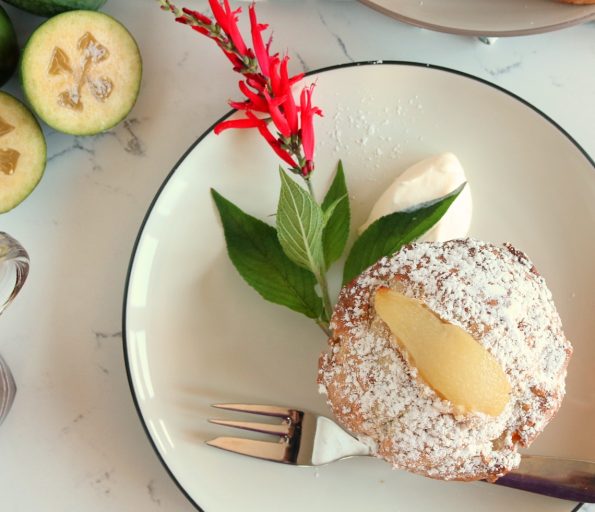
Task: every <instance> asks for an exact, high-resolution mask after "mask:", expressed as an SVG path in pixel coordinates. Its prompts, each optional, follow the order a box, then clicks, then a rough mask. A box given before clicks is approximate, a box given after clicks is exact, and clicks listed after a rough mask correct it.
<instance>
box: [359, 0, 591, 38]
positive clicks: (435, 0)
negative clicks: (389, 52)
mask: <svg viewBox="0 0 595 512" xmlns="http://www.w3.org/2000/svg"><path fill="white" fill-rule="evenodd" d="M361 1H362V2H363V3H364V4H367V5H369V6H370V7H373V8H374V9H377V10H379V11H382V12H384V13H385V14H388V15H390V16H394V17H395V18H397V19H398V20H401V21H404V22H405V23H410V24H412V25H416V26H418V27H423V28H429V29H431V30H438V31H440V32H451V33H453V34H465V35H473V36H498V37H502V36H519V35H526V34H538V33H541V32H549V31H550V30H558V29H561V28H565V27H569V26H571V25H575V24H577V23H584V22H586V21H589V20H592V19H595V5H569V4H564V3H559V2H558V1H557V0H361Z"/></svg>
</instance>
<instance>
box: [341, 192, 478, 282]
mask: <svg viewBox="0 0 595 512" xmlns="http://www.w3.org/2000/svg"><path fill="white" fill-rule="evenodd" d="M465 185H466V183H463V184H462V185H461V186H460V187H459V188H457V189H456V190H454V191H453V192H451V193H450V194H447V195H445V196H443V197H441V198H439V199H436V200H435V201H431V202H427V203H424V204H423V205H421V206H420V207H419V208H416V209H415V210H406V211H401V212H394V213H391V214H389V215H386V216H384V217H381V218H380V219H378V220H377V221H375V222H373V223H372V224H371V225H370V226H369V227H368V229H366V230H365V231H364V232H363V233H362V234H361V236H360V237H359V238H358V239H357V240H356V241H355V243H354V244H353V247H352V248H351V251H350V253H349V256H348V257H347V261H346V262H345V267H344V268H343V284H346V283H348V282H349V281H351V280H352V279H353V278H354V277H355V276H357V275H358V274H360V273H361V272H362V271H363V270H365V269H366V268H368V267H369V266H370V265H372V264H373V263H375V262H376V261H378V260H379V259H380V258H382V257H383V256H390V255H392V254H393V253H395V252H397V251H398V250H399V249H400V248H401V247H402V246H403V245H405V244H408V243H410V242H412V241H413V240H415V239H417V238H419V237H420V236H422V235H423V234H424V233H425V232H426V231H428V230H429V229H430V228H432V226H434V224H436V223H437V222H438V221H439V220H440V219H441V218H442V216H443V215H444V214H445V213H446V211H447V210H448V208H449V207H450V205H451V204H452V203H453V202H454V200H455V199H456V198H457V197H458V195H459V194H460V193H461V191H462V190H463V188H464V187H465Z"/></svg>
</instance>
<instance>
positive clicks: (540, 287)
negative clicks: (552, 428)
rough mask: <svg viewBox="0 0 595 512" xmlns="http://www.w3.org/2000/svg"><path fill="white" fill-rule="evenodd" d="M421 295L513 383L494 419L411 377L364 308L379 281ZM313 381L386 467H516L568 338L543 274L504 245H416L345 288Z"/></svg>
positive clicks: (496, 472)
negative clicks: (462, 410)
mask: <svg viewBox="0 0 595 512" xmlns="http://www.w3.org/2000/svg"><path fill="white" fill-rule="evenodd" d="M397 283H398V284H399V288H400V289H401V291H402V293H404V294H405V295H407V296H409V297H413V298H417V299H421V300H423V301H424V302H425V303H426V305H427V306H428V307H429V308H430V309H432V310H433V311H434V312H435V313H437V314H438V315H439V316H440V317H441V318H442V319H443V320H446V321H449V322H451V323H453V324H456V325H459V326H460V327H462V328H463V329H465V330H466V331H467V332H469V333H471V334H472V335H473V336H474V337H475V339H477V340H478V341H479V342H480V343H481V344H482V345H483V346H484V347H486V348H487V349H488V350H489V351H490V352H491V353H492V355H493V356H494V357H495V358H496V359H497V360H498V362H499V363H500V364H501V365H502V367H503V369H504V370H505V372H506V374H507V375H508V379H509V382H510V384H511V388H512V392H511V399H510V401H509V403H508V405H507V406H506V408H505V409H504V411H503V412H502V413H501V414H500V415H499V416H497V417H491V416H487V415H485V414H481V413H472V414H459V413H457V411H456V410H455V409H454V407H453V405H452V404H451V403H450V402H448V401H446V400H443V399H441V398H440V397H439V396H438V395H437V394H436V393H435V392H434V391H433V390H432V389H431V388H430V387H429V386H427V385H426V384H425V383H424V382H423V381H421V379H419V378H418V376H417V370H416V369H415V368H413V367H411V366H410V365H409V364H408V363H407V362H406V360H405V359H404V357H403V356H402V354H400V353H399V349H398V348H397V345H396V343H395V342H394V340H393V339H392V334H391V333H390V331H389V330H388V328H387V327H386V325H385V324H384V323H383V322H382V320H380V319H379V318H378V317H377V316H376V314H375V312H374V309H373V305H372V301H373V297H374V294H375V291H376V289H377V288H378V287H379V286H389V287H393V288H395V287H396V285H397ZM332 326H333V329H334V332H335V338H333V339H331V340H330V351H329V352H328V353H325V354H323V355H322V356H321V362H320V374H319V382H320V384H321V387H320V388H321V391H323V392H325V393H327V394H328V400H329V404H330V405H331V407H332V408H333V411H334V412H335V414H336V416H337V418H338V419H339V420H340V421H341V422H342V423H343V424H344V425H345V426H346V427H347V428H348V429H350V430H352V431H353V432H354V433H356V434H357V435H358V437H360V439H362V440H365V441H367V442H368V444H370V445H371V446H373V447H374V452H375V453H376V454H377V455H378V456H380V457H383V458H385V459H387V460H388V461H390V462H391V463H392V464H394V465H395V466H396V467H399V468H404V469H409V470H412V471H415V472H418V473H422V474H425V475H428V476H431V477H435V478H445V479H464V480H466V479H476V478H492V479H493V478H496V477H498V476H500V475H502V474H504V473H506V472H507V471H509V470H510V469H513V468H514V467H516V466H518V464H519V462H520V456H519V455H518V453H517V448H518V446H519V445H520V446H527V445H528V444H530V443H531V441H532V440H533V439H534V438H535V436H536V435H537V434H538V433H539V432H540V431H541V430H543V428H544V427H545V425H546V424H547V423H548V421H549V420H550V418H551V416H552V415H553V414H554V413H555V412H556V411H557V409H558V408H559V406H560V402H561V400H562V398H563V395H564V379H565V376H566V365H567V363H568V358H569V356H570V353H571V346H570V343H569V342H568V340H566V338H565V337H564V334H563V331H562V325H561V321H560V318H559V316H558V314H557V312H556V309H555V306H554V303H553V301H552V297H551V294H550V292H549V290H548V289H547V287H546V285H545V281H544V280H543V278H542V277H541V276H539V274H538V273H537V271H536V270H535V268H534V267H533V264H532V263H531V262H530V261H529V259H528V258H527V257H526V256H525V255H524V254H523V253H521V252H520V251H517V250H516V249H514V248H513V247H511V246H509V245H504V246H499V247H496V246H493V245H490V244H487V243H484V242H479V241H475V240H454V241H450V242H446V243H443V244H441V243H419V244H413V245H411V246H407V247H406V248H404V249H403V250H401V251H400V252H399V253H397V254H395V255H394V256H393V257H391V258H383V259H382V260H380V261H379V262H378V263H377V264H376V265H374V266H373V267H371V268H370V269H368V270H367V271H365V272H364V273H363V274H361V275H360V277H359V278H357V279H356V280H355V281H354V282H353V283H352V284H351V285H349V286H348V287H346V288H344V289H343V291H342V293H341V297H340V300H339V304H338V305H337V308H336V309H335V313H334V316H333V322H332Z"/></svg>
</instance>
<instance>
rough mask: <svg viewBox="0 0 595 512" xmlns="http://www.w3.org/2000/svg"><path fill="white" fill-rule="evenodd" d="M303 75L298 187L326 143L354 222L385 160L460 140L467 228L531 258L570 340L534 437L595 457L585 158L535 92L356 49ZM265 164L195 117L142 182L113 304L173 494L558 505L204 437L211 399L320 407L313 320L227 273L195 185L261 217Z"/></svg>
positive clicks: (255, 150)
mask: <svg viewBox="0 0 595 512" xmlns="http://www.w3.org/2000/svg"><path fill="white" fill-rule="evenodd" d="M308 79H309V80H316V82H317V86H316V92H315V99H316V103H317V104H318V105H321V106H323V108H324V111H325V117H324V118H323V119H321V120H320V121H318V122H317V126H316V131H317V134H318V139H319V140H318V146H317V147H318V154H317V165H318V168H317V170H316V174H315V177H314V186H315V188H316V190H318V191H319V192H322V191H324V190H325V188H326V186H327V184H328V182H329V180H330V177H331V175H332V171H333V170H334V168H335V165H336V163H337V160H338V159H339V157H341V158H342V159H343V161H344V164H345V167H346V173H347V181H348V184H349V188H350V191H351V195H352V206H353V219H354V226H358V225H359V224H360V223H361V222H363V221H364V220H365V218H366V216H367V214H368V210H369V208H370V206H371V204H372V202H373V200H374V198H376V197H377V196H378V194H379V193H380V192H381V191H382V190H383V188H384V187H386V185H387V184H388V183H389V182H390V181H392V179H393V178H394V176H395V174H396V173H398V172H400V171H401V170H403V169H405V168H406V167H407V166H408V165H410V164H411V163H413V162H415V161H417V160H419V159H421V158H424V157H427V156H429V155H432V154H435V153H439V152H442V151H446V150H449V151H453V152H454V153H455V154H457V155H458V156H459V158H460V160H461V162H462V163H463V165H464V167H465V168H466V170H467V173H468V179H469V182H470V184H471V187H472V190H473V194H474V203H475V205H476V207H475V216H474V219H473V224H472V232H471V234H472V235H473V236H476V237H479V238H483V239H487V240H490V241H496V242H502V241H510V242H512V243H514V244H515V245H517V246H518V247H519V248H521V249H523V250H526V251H527V252H528V253H529V254H530V255H531V256H532V258H533V260H534V261H535V263H536V265H537V266H538V268H539V269H540V270H541V271H542V273H543V274H544V275H545V277H546V279H547V280H548V282H549V285H550V287H551V289H552V291H553V293H554V296H555V297H556V301H557V303H558V306H559V311H560V314H561V316H562V318H563V320H564V322H565V326H566V331H567V334H568V336H569V338H570V339H571V340H573V342H574V345H575V349H576V351H575V356H574V359H573V360H572V362H571V365H570V374H569V379H568V396H567V398H566V400H565V403H564V406H563V407H562V410H561V412H560V414H559V415H558V417H557V418H556V419H555V420H554V421H553V423H552V424H551V425H550V426H549V427H548V429H547V430H546V432H545V433H544V434H543V435H542V437H540V438H539V440H538V441H537V442H536V443H535V444H534V450H533V451H534V452H536V453H537V452H538V453H542V454H550V455H564V456H568V457H576V458H590V459H595V439H594V438H593V435H592V432H593V425H594V422H595V407H594V406H595V402H594V397H593V392H592V391H593V385H592V383H593V380H592V378H593V377H592V361H593V357H594V355H595V345H594V344H593V343H592V339H593V332H595V316H594V315H593V314H592V309H593V295H592V293H593V292H592V290H593V289H595V274H594V273H593V272H592V264H593V260H594V258H595V237H594V236H593V227H594V225H595V170H594V168H593V163H592V162H591V161H590V160H589V158H588V157H586V155H585V154H584V153H583V152H582V151H581V150H580V148H578V147H577V145H576V144H575V143H574V142H573V141H572V140H571V139H570V138H569V137H568V136H567V135H566V134H565V133H564V132H563V131H562V130H561V129H560V128H559V127H557V126H556V125H555V124H554V123H553V122H551V121H550V120H548V119H547V118H545V117H544V116H543V115H542V114H540V113H539V112H537V111H536V110H535V109H534V108H532V107H530V106H529V105H527V104H526V103H524V102H523V101H522V100H520V99H519V98H516V97H514V96H512V95H511V94H508V93H506V92H505V91H503V90H501V89H499V88H497V87H495V86H492V85H490V84H487V83H486V82H483V81H480V80H478V79H474V78H472V77H470V76H465V75H462V74H461V73H457V72H454V71H450V70H446V69H439V68H432V67H428V66H425V65H416V64H410V63H385V64H383V65H373V64H372V63H370V64H367V65H352V66H344V67H338V68H332V69H328V70H324V71H320V72H318V73H316V74H314V75H311V76H310V77H309V78H308ZM277 166H278V161H277V160H276V159H275V157H274V156H273V155H272V151H270V150H269V148H268V147H267V146H266V144H265V143H264V142H263V141H261V140H260V138H259V137H258V135H257V134H255V133H254V132H252V131H250V132H249V131H228V132H224V133H223V134H222V135H220V136H215V135H214V134H213V133H211V132H207V133H206V134H205V135H204V136H203V137H201V138H200V139H199V140H198V141H197V143H196V144H195V145H194V146H193V147H192V148H191V149H190V150H189V151H188V153H187V154H186V155H184V156H183V157H182V159H181V160H180V162H179V163H178V164H177V165H176V167H175V169H174V170H173V171H172V173H171V174H170V176H169V177H168V179H167V180H166V181H165V183H164V184H163V186H162V188H161V189H160V190H159V192H158V194H157V197H156V199H155V201H154V202H153V204H152V205H151V207H150V209H149V212H148V214H147V217H146V219H145V222H144V224H143V226H142V228H141V230H140V234H139V237H138V240H137V244H136V247H135V250H134V254H133V257H132V261H131V266H130V273H129V279H128V284H127V291H126V297H125V307H124V333H125V356H126V361H127V366H128V371H129V378H130V384H131V388H132V392H133V395H134V398H135V402H136V405H137V407H138V411H139V414H140V416H141V420H142V422H143V424H144V425H145V428H146V430H147V433H148V435H149V437H150V439H151V441H152V443H153V445H154V447H155V450H156V451H157V453H158V455H159V457H160V459H161V460H162V462H163V464H164V465H165V467H166V468H167V469H168V471H169V472H170V474H171V475H172V477H173V478H174V479H175V481H176V482H177V483H178V485H179V486H180V488H181V489H182V490H183V492H185V493H186V495H187V496H188V498H189V499H190V500H191V501H192V502H193V503H194V504H196V505H197V506H200V507H202V508H204V510H206V511H207V512H228V511H233V510H243V511H278V510H283V512H292V511H304V510H308V511H319V512H322V511H324V512H328V511H330V510H341V511H342V512H349V511H356V510H357V511H361V510H373V511H379V512H381V511H389V510H390V511H401V510H434V509H436V510H441V511H450V510H453V511H454V510H457V511H459V510H482V511H502V510H509V511H513V510H523V511H539V512H548V511H565V512H568V511H570V510H571V509H572V508H573V506H574V505H575V504H571V503H569V502H562V501H559V500H555V499H550V498H545V497H541V496H536V495H531V494H528V493H524V492H520V491H516V490H512V489H507V488H501V487H498V486H492V485H488V484H484V483H471V484H463V483H445V482H439V481H433V480H429V479H426V478H423V477H419V476H415V475H411V474H408V473H406V472H403V471H394V470H392V469H391V468H390V467H389V466H388V465H387V464H386V463H384V462H382V461H380V460H376V459H371V458H370V459H368V458H360V459H351V460H346V461H342V462H339V463H335V464H332V465H329V466H326V467H320V468H296V467H288V466H283V465H279V464H274V463H267V462H263V461H259V460H254V459H250V458H247V457H242V456H238V455H234V454H230V453H225V452H222V451H219V450H217V449H214V448H210V447H208V446H205V444H204V441H205V440H207V439H209V438H212V437H214V436H216V435H217V434H221V433H222V431H221V429H222V427H215V426H213V425H210V424H208V423H207V418H208V417H212V416H213V415H215V411H214V410H212V409H210V408H209V404H211V403H215V402H252V403H269V404H288V405H292V406H296V407H299V408H305V409H309V410H312V411H314V412H318V413H322V414H328V410H327V407H326V405H325V403H324V400H323V398H322V397H321V396H320V395H318V392H317V385H316V383H315V381H316V372H317V360H318V355H319V353H320V352H321V351H322V350H323V349H324V347H325V343H326V340H325V338H324V336H323V334H322V332H321V331H319V330H318V328H317V327H316V326H315V325H314V324H313V322H311V321H309V320H308V319H306V318H305V317H301V316H299V315H298V314H296V313H293V312H291V311H289V310H287V309H284V308H282V307H280V306H276V305H273V304H269V303H265V302H264V301H263V300H262V299H261V298H260V297H259V296H258V295H257V294H256V293H255V292H254V291H253V290H252V289H251V288H249V287H248V286H247V285H246V284H245V283H244V282H243V281H242V279H241V278H240V277H239V275H238V274H237V273H236V271H235V269H234V268H233V267H232V265H231V263H230V262H229V260H228V258H227V254H226V251H225V247H224V241H223V237H222V232H221V228H220V225H219V222H218V218H217V215H216V214H215V211H214V208H213V205H212V202H211V198H210V195H209V189H210V188H211V187H214V188H216V189H217V190H218V191H219V192H221V193H222V194H223V195H225V196H226V197H228V198H230V199H232V200H233V201H234V202H236V203H237V204H238V205H239V206H241V207H242V208H244V209H245V210H247V211H249V212H250V213H251V214H253V215H256V216H258V217H261V218H266V217H267V216H268V215H270V214H271V213H273V212H274V211H275V204H276V201H277V194H278V190H279V182H278V176H277V173H276V169H277ZM335 291H336V290H335Z"/></svg>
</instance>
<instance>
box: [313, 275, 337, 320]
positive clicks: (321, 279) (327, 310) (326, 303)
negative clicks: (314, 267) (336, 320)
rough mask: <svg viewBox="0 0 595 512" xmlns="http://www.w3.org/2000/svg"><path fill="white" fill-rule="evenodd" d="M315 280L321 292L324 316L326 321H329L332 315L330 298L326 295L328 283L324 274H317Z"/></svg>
mask: <svg viewBox="0 0 595 512" xmlns="http://www.w3.org/2000/svg"><path fill="white" fill-rule="evenodd" d="M316 280H317V281H318V285H319V286H320V291H321V292H322V305H323V307H324V316H325V317H326V318H327V319H330V318H331V316H332V314H333V306H332V304H331V298H330V296H329V293H328V282H327V280H326V274H325V273H319V274H318V275H317V276H316Z"/></svg>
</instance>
